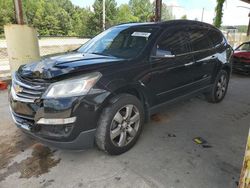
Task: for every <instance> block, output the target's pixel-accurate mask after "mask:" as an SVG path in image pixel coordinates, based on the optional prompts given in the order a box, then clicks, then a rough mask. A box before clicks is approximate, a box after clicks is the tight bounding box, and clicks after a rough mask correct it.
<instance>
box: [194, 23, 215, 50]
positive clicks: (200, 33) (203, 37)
mask: <svg viewBox="0 0 250 188" xmlns="http://www.w3.org/2000/svg"><path fill="white" fill-rule="evenodd" d="M189 38H190V46H191V49H192V51H201V50H207V49H211V48H212V47H213V43H212V41H211V39H210V37H209V29H206V28H197V27H193V28H190V30H189Z"/></svg>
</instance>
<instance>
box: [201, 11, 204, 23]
mask: <svg viewBox="0 0 250 188" xmlns="http://www.w3.org/2000/svg"><path fill="white" fill-rule="evenodd" d="M203 16H204V8H202V13H201V21H202V22H203Z"/></svg>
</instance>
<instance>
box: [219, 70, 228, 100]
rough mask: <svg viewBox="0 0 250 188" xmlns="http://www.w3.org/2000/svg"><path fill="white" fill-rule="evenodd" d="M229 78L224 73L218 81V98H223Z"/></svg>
mask: <svg viewBox="0 0 250 188" xmlns="http://www.w3.org/2000/svg"><path fill="white" fill-rule="evenodd" d="M227 84H228V80H227V77H226V76H225V75H224V74H223V75H221V77H220V79H219V80H218V83H217V90H216V96H217V98H218V99H221V98H223V96H224V95H225V92H226V89H227Z"/></svg>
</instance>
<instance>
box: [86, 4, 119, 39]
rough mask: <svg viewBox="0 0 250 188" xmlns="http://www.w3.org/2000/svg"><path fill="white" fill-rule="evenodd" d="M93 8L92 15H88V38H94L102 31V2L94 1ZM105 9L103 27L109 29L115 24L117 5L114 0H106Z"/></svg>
mask: <svg viewBox="0 0 250 188" xmlns="http://www.w3.org/2000/svg"><path fill="white" fill-rule="evenodd" d="M93 8H94V13H93V14H91V15H90V17H89V20H88V23H87V27H88V35H90V36H94V35H96V34H98V33H100V32H101V31H102V14H103V11H102V0H95V2H94V5H93ZM105 8H106V17H105V18H106V19H105V23H106V24H105V27H106V28H109V27H111V26H112V25H114V24H115V23H116V16H117V4H116V2H115V0H106V1H105Z"/></svg>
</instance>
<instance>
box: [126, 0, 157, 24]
mask: <svg viewBox="0 0 250 188" xmlns="http://www.w3.org/2000/svg"><path fill="white" fill-rule="evenodd" d="M129 7H130V10H131V12H132V15H133V16H135V17H137V18H139V21H140V22H147V21H150V18H152V16H153V12H154V10H153V5H152V4H151V3H150V0H130V1H129Z"/></svg>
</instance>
